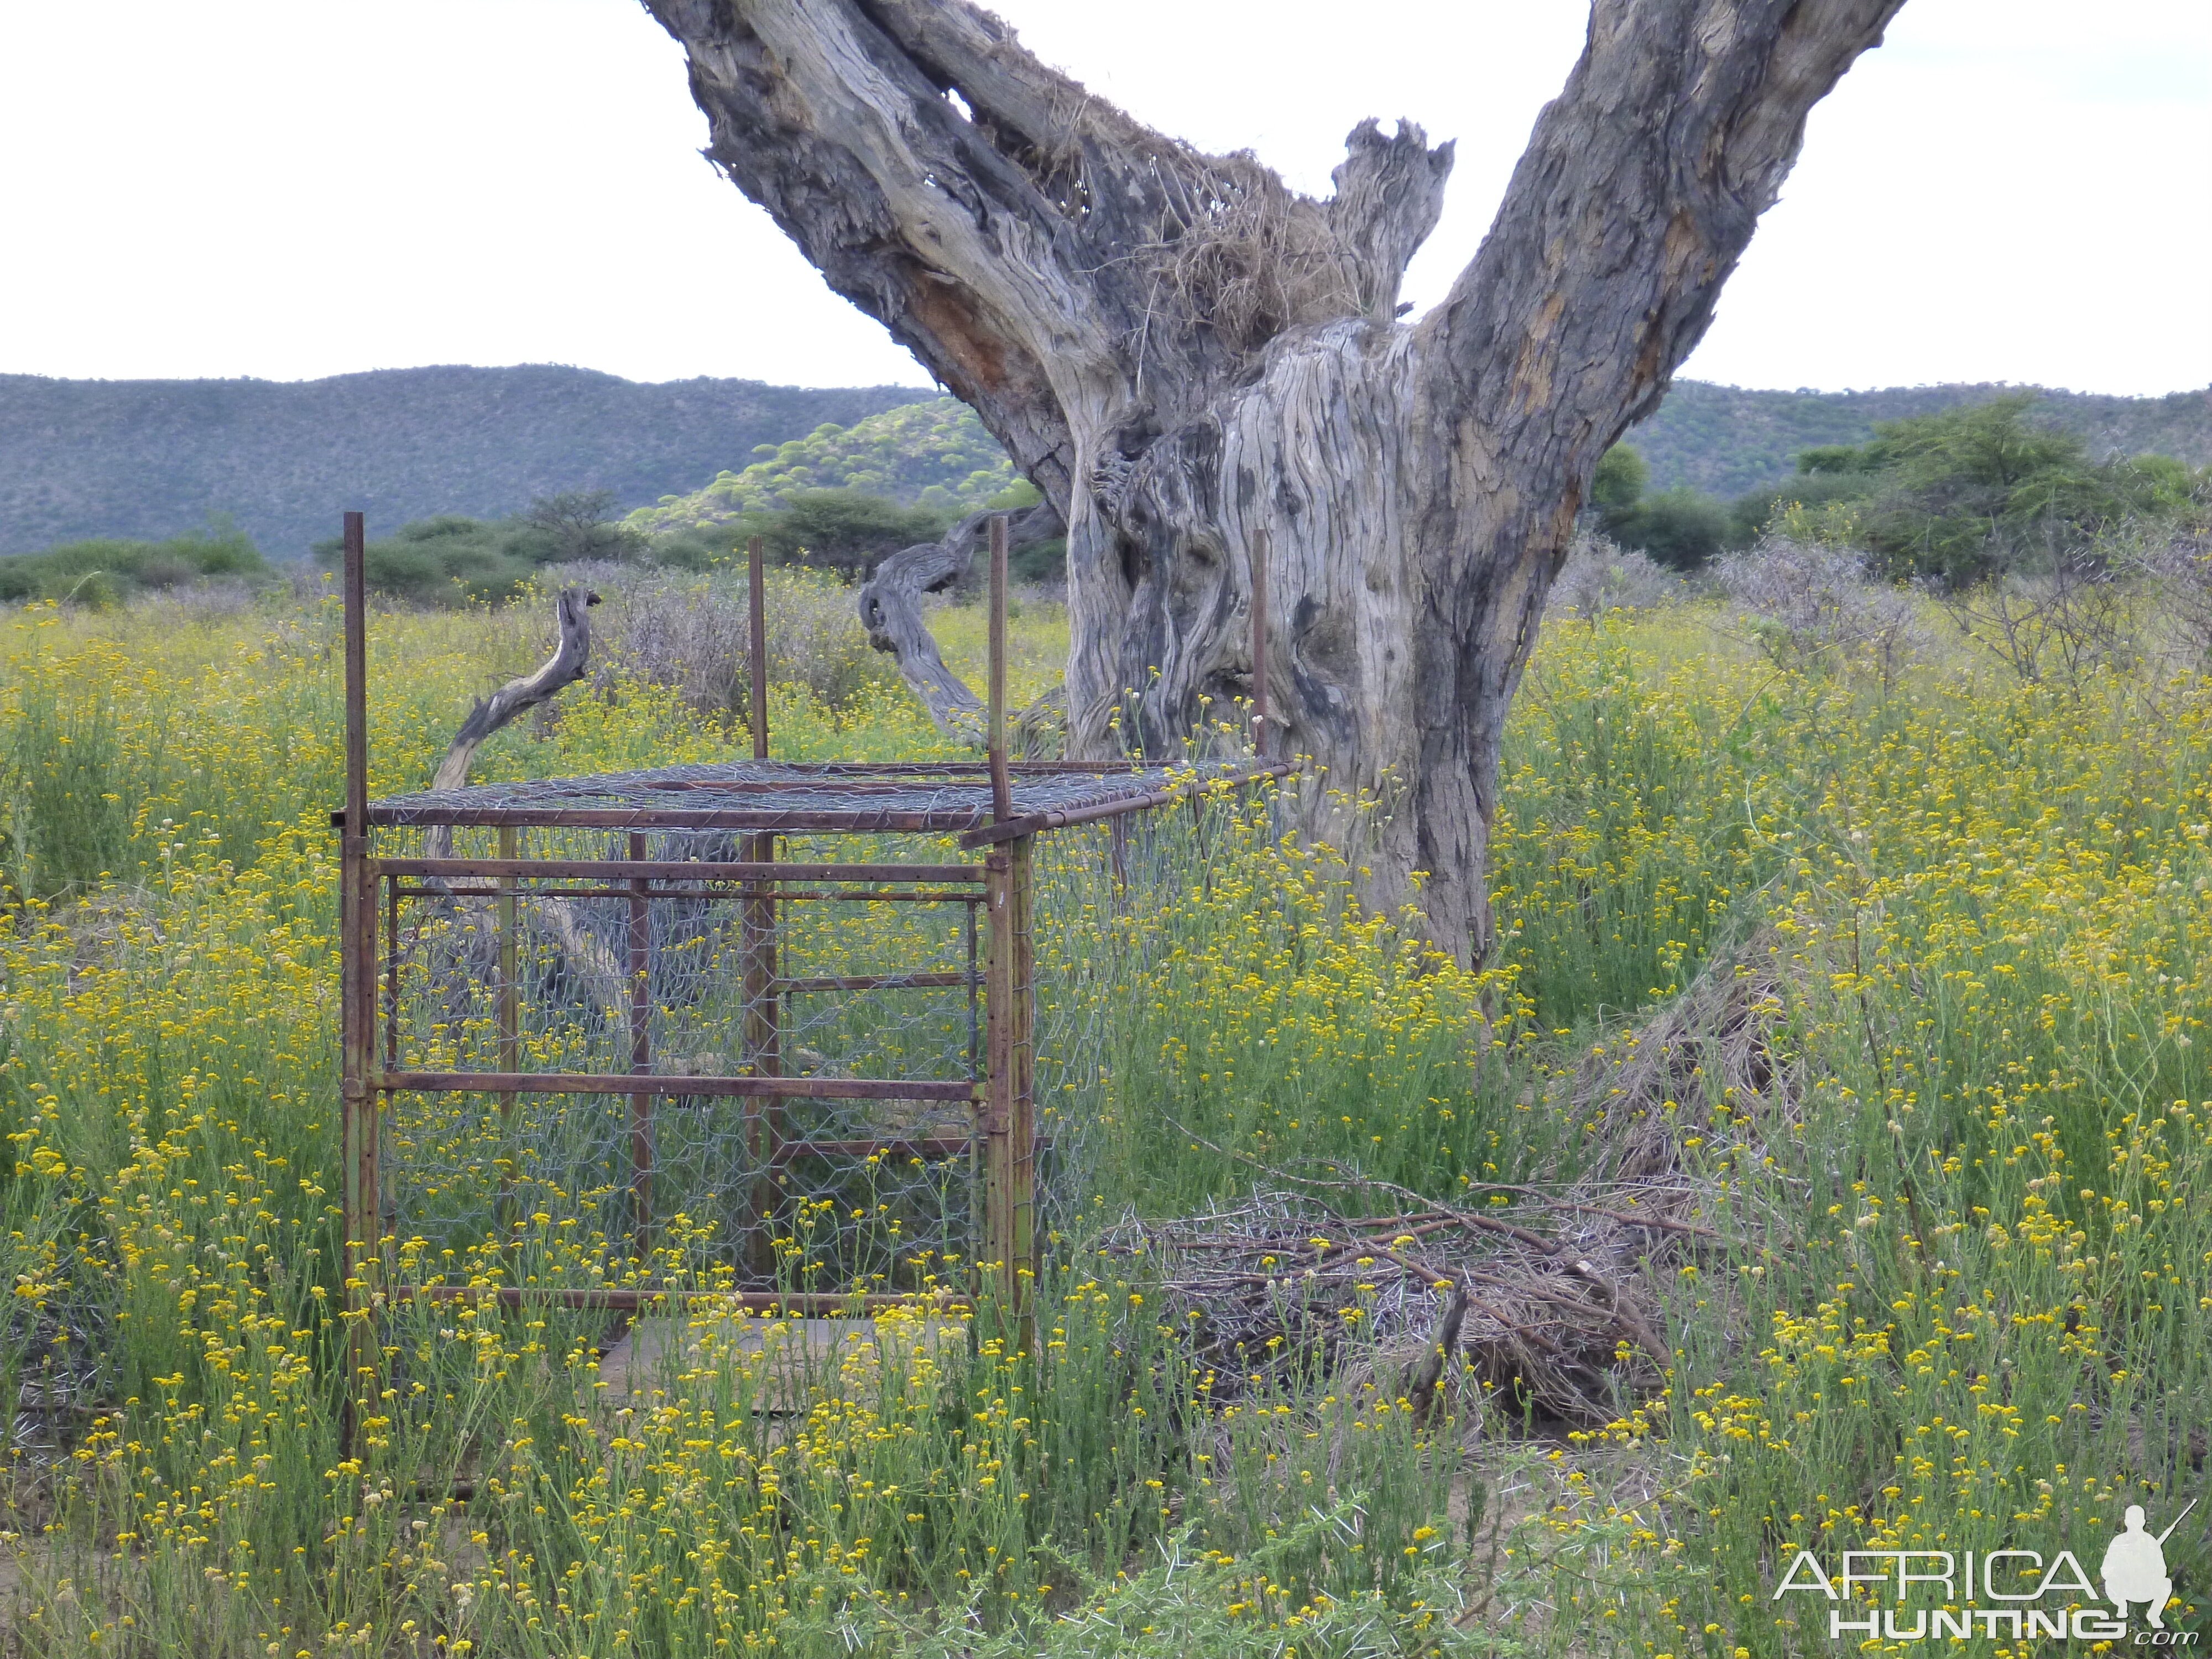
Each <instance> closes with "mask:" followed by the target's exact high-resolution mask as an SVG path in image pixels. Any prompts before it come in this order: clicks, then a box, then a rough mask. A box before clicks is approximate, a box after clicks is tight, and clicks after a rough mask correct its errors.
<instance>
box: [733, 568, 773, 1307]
mask: <svg viewBox="0 0 2212 1659" xmlns="http://www.w3.org/2000/svg"><path fill="white" fill-rule="evenodd" d="M745 576H746V606H747V611H748V620H749V622H750V634H749V635H748V637H747V654H748V658H749V662H748V668H749V672H748V675H747V678H748V679H749V681H750V686H751V692H752V696H751V699H750V708H749V713H750V719H751V721H752V737H753V758H754V759H755V760H757V761H765V760H766V759H767V758H768V572H767V568H766V566H765V563H764V562H763V551H762V548H761V538H759V537H757V536H755V537H753V538H751V539H750V540H749V541H748V542H747V543H746V544H745ZM745 857H746V859H747V860H750V862H752V863H754V864H763V865H764V864H773V863H774V862H775V836H773V835H770V834H765V833H763V834H759V835H753V836H747V837H746V838H745ZM745 895H746V896H745V899H744V904H743V906H742V910H741V916H740V921H739V928H740V944H741V946H742V949H741V951H740V954H741V957H742V959H743V963H744V994H745V1010H744V1012H745V1019H744V1060H745V1069H746V1070H747V1071H748V1072H749V1073H750V1075H752V1076H754V1077H777V1076H780V1075H781V1073H782V1071H783V1054H782V1031H781V1024H782V1022H781V1018H779V1016H780V1015H781V1012H782V995H781V987H779V986H778V984H777V983H776V955H777V952H776V911H775V883H774V882H773V881H771V880H768V879H759V880H755V881H752V882H749V883H748V884H746V886H745ZM782 1135H783V1100H782V1098H781V1097H780V1096H775V1095H754V1096H750V1097H748V1098H747V1099H746V1102H745V1147H746V1152H747V1155H748V1157H750V1158H751V1160H752V1163H753V1167H754V1168H755V1169H756V1170H758V1171H759V1174H758V1175H757V1176H756V1177H755V1179H754V1182H753V1192H752V1220H753V1240H752V1255H753V1267H754V1270H755V1271H756V1272H757V1273H769V1272H772V1271H773V1270H774V1266H775V1237H774V1235H775V1229H774V1227H773V1226H772V1225H770V1218H771V1217H772V1216H773V1215H774V1213H775V1176H774V1175H773V1173H772V1171H773V1170H774V1169H775V1157H776V1143H777V1142H778V1141H779V1140H781V1139H782Z"/></svg>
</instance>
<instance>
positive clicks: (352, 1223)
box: [338, 513, 381, 1457]
mask: <svg viewBox="0 0 2212 1659" xmlns="http://www.w3.org/2000/svg"><path fill="white" fill-rule="evenodd" d="M343 524H344V540H345V562H344V573H343V605H344V611H345V825H344V829H343V834H342V835H341V836H340V837H339V840H338V978H339V986H338V1028H339V1047H338V1052H339V1084H338V1133H339V1141H340V1146H339V1158H340V1161H341V1162H342V1163H343V1166H344V1169H343V1179H344V1198H343V1208H344V1211H345V1214H344V1230H345V1237H344V1240H343V1249H342V1250H341V1252H340V1257H339V1268H340V1271H341V1273H343V1279H344V1284H343V1295H342V1297H341V1304H342V1306H343V1309H344V1312H345V1316H346V1317H345V1323H346V1354H347V1362H348V1363H347V1374H346V1382H345V1389H344V1392H343V1408H342V1416H341V1420H340V1424H339V1432H340V1435H341V1437H342V1438H343V1443H344V1449H345V1455H347V1456H348V1457H352V1456H353V1455H356V1450H357V1447H356V1429H357V1427H358V1424H357V1422H356V1404H355V1402H356V1399H357V1398H358V1397H359V1395H360V1391H361V1390H362V1388H363V1387H364V1386H366V1383H365V1378H367V1377H369V1376H374V1371H375V1367H376V1360H377V1345H376V1335H375V1332H374V1329H373V1328H371V1325H370V1322H369V1320H368V1305H367V1304H368V1297H367V1291H368V1272H369V1263H370V1261H372V1260H373V1259H374V1255H375V1252H376V1248H377V1236H378V1234H379V1232H380V1219H381V1217H380V1209H381V1206H380V1204H379V1203H378V1186H377V1174H376V1139H377V1124H376V1108H375V1104H374V1095H373V1094H372V1092H371V1090H370V1085H369V1077H370V1073H371V1070H372V1069H373V1067H374V1060H375V1053H376V1033H375V1018H376V891H375V887H374V880H375V878H374V873H373V872H372V870H371V868H370V865H369V857H368V579H367V575H366V566H367V554H366V547H367V541H368V537H367V532H366V531H365V529H364V526H363V520H362V515H361V514H360V513H347V514H346V515H345V518H344V521H343Z"/></svg>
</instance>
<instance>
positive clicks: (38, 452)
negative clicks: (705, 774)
mask: <svg viewBox="0 0 2212 1659" xmlns="http://www.w3.org/2000/svg"><path fill="white" fill-rule="evenodd" d="M2006 390H2008V388H2005V387H2002V386H1914V387H1893V388H1889V389H1887V390H1884V391H1880V392H1752V391H1744V390H1741V389H1739V388H1737V387H1734V386H1708V385H1705V384H1703V383H1701V382H1699V381H1695V380H1678V381H1676V382H1675V383H1674V386H1673V387H1672V388H1671V389H1670V390H1669V391H1668V393H1667V396H1666V398H1665V400H1664V402H1662V404H1661V405H1660V407H1659V410H1658V411H1657V412H1656V414H1654V415H1653V416H1651V417H1650V419H1649V420H1647V421H1645V422H1644V423H1643V425H1641V426H1639V427H1638V428H1636V430H1635V431H1634V432H1633V433H1632V435H1630V438H1629V441H1630V442H1631V443H1632V444H1633V445H1634V446H1635V447H1637V448H1638V450H1639V451H1641V452H1642V453H1643V455H1644V459H1645V461H1646V463H1647V464H1648V465H1649V468H1650V481H1649V482H1650V489H1651V490H1652V492H1653V493H1655V494H1657V493H1662V492H1665V491H1667V490H1669V489H1675V488H1677V487H1682V488H1687V489H1697V490H1699V491H1702V492H1704V493H1705V494H1707V495H1716V496H1720V497H1723V498H1734V497H1735V496H1738V495H1743V494H1744V493H1746V492H1747V491H1751V490H1754V489H1759V488H1761V487H1764V486H1768V485H1775V484H1779V483H1782V482H1783V481H1784V479H1785V478H1787V477H1789V475H1790V470H1791V467H1792V465H1793V464H1794V457H1795V456H1796V454H1797V453H1798V452H1799V451H1801V450H1803V449H1806V448H1809V447H1817V446H1820V445H1826V444H1861V443H1864V442H1866V441H1869V439H1870V438H1871V437H1872V436H1873V435H1874V423H1875V422H1877V421H1882V420H1892V419H1899V418H1903V417H1905V416H1915V415H1923V414H1927V413H1929V412H1931V411H1933V410H1939V409H1942V408H1946V407H1948V406H1950V405H1953V404H1958V403H1961V402H1971V401H1978V400H1986V399H1987V398H1991V397H1995V396H1996V395H1998V394H1999V393H2001V392H2004V391H2006ZM2042 396H2043V398H2044V401H2043V403H2042V404H2041V405H2040V407H2041V409H2042V410H2043V411H2044V412H2045V414H2047V415H2048V416H2050V418H2051V419H2052V420H2054V421H2055V422H2057V424H2059V425H2060V426H2062V427H2063V428H2065V429H2067V430H2069V431H2072V432H2075V433H2077V434H2078V435H2081V438H2082V439H2083V441H2085V443H2086V444H2087V449H2088V453H2089V454H2090V455H2091V456H2092V457H2093V459H2104V458H2105V457H2106V456H2107V455H2109V454H2112V453H2120V454H2126V455H2134V454H2139V453H2146V452H2148V453H2157V454H2164V455H2170V456H2172V457H2174V458H2176V459H2181V460H2185V461H2187V462H2189V463H2190V464H2191V465H2198V466H2201V465H2205V464H2206V463H2208V462H2212V409H2208V407H2207V404H2206V402H2205V398H2204V397H2203V394H2201V393H2197V392H2177V393H2175V394H2174V395H2172V396H2171V397H2166V398H2107V397H2091V396H2087V395H2084V394H2077V393H2073V392H2046V393H2044V394H2042ZM908 407H911V408H913V409H914V410H915V412H914V413H913V414H911V415H908V416H903V417H902V418H901V419H900V420H897V421H894V422H891V423H890V424H888V425H885V424H880V423H878V424H871V423H870V422H869V419H868V417H870V416H876V415H879V414H881V413H883V412H884V411H886V410H902V409H906V408H908ZM824 425H831V426H836V427H839V428H844V430H843V431H842V432H837V433H823V432H822V431H821V430H820V429H819V428H822V427H823V426H824ZM794 446H796V447H794ZM994 480H995V482H994ZM1007 481H1008V473H1007V471H1006V459H1005V457H1004V455H1003V454H1002V453H1000V450H999V448H998V447H997V445H996V444H994V443H993V442H992V441H990V439H989V438H988V436H987V435H985V434H984V433H983V431H982V430H981V427H980V425H978V424H977V423H976V422H975V418H974V416H972V415H970V414H969V412H968V411H967V410H966V409H965V408H964V407H963V406H962V405H960V404H956V403H954V402H952V401H951V399H948V398H933V396H932V395H931V394H930V393H928V392H924V391H921V390H918V389H915V388H911V387H904V386H873V387H856V388H846V389H807V388H804V387H796V386H763V385H762V384H760V383H759V382H757V381H752V380H704V379H702V380H679V381H671V382H667V383H665V384H661V385H639V384H636V383H634V382H631V381H628V380H618V379H617V378H616V377H614V376H612V375H610V374H594V373H592V372H591V371H588V370H585V369H577V368H560V367H556V366H552V365H544V364H540V365H531V366H526V367H522V368H413V369H392V370H381V371H378V372H376V373H374V374H347V375H340V376H337V377H336V378H333V379H331V380H310V381H304V382H299V383H295V384H286V383H277V382H272V381H265V380H116V381H99V380H45V379H40V378H39V377H36V376H33V375H22V374H17V375H0V554H4V553H21V552H28V551H33V550H38V549H40V548H43V547H46V546H48V545H50V544H54V543H57V542H66V541H72V540H82V539H85V538H94V537H106V538H114V537H122V538H131V539H137V540H160V539H162V538H167V537H170V536H173V535H177V534H179V533H182V532H189V531H191V530H192V529H193V528H194V527H195V526H198V525H200V524H202V523H204V521H205V520H207V519H208V517H209V515H210V514H211V513H216V514H221V513H228V514H229V515H230V517H231V519H232V520H234V522H235V523H236V524H237V526H239V528H240V529H241V530H242V531H243V532H245V533H246V535H247V537H248V538H250V539H252V541H253V542H254V543H255V544H257V545H258V546H259V547H260V548H261V549H262V550H263V551H264V553H265V554H266V555H267V556H269V557H270V559H272V560H276V561H283V560H289V559H292V558H296V557H297V556H299V555H300V554H301V553H302V552H303V551H305V550H306V549H307V547H308V546H309V545H310V544H312V543H313V542H315V541H318V540H319V539H321V538H324V537H326V536H328V535H330V534H331V532H332V531H333V530H334V528H335V527H336V523H337V513H339V512H340V511H341V510H343V509H344V508H347V507H360V508H362V510H364V511H365V512H367V513H368V518H369V529H370V533H371V534H372V535H387V534H389V533H390V532H392V531H393V530H395V529H397V528H398V526H400V525H402V524H404V523H408V522H410V521H412V520H420V519H428V518H434V517H438V516H441V515H446V516H452V515H459V516H462V517H466V518H471V519H478V520H497V519H501V518H504V517H507V516H508V515H511V514H513V513H519V512H520V511H521V510H522V509H523V508H524V507H526V504H527V503H529V502H530V501H532V500H533V499H536V498H538V497H540V496H545V495H554V494H556V493H559V492H562V491H574V490H583V491H590V490H597V489H606V490H611V491H612V492H613V495H614V498H615V501H616V504H617V507H620V508H622V509H624V510H629V509H632V508H643V509H645V512H644V514H643V515H642V516H643V519H644V521H645V523H646V525H647V527H648V528H649V529H651V530H652V531H653V532H655V533H661V532H667V531H673V530H689V529H695V528H696V527H697V526H700V525H702V524H707V525H710V526H717V527H719V526H722V525H723V524H725V523H726V521H727V520H729V519H731V518H732V517H733V516H735V515H737V514H738V513H744V512H747V511H750V510H757V509H758V508H759V507H761V506H762V505H763V503H764V502H765V501H769V499H770V498H772V497H776V496H782V495H788V494H789V493H790V492H792V491H794V490H798V489H825V488H826V489H855V490H859V491H860V492H862V493H864V494H869V495H881V496H884V497H885V498H887V499H889V500H890V501H896V502H897V503H899V504H901V505H904V506H913V507H924V508H928V509H932V510H936V509H943V510H945V511H957V509H959V508H960V507H965V506H969V505H972V504H974V503H976V502H979V501H982V500H984V499H986V498H987V497H988V496H989V495H993V494H994V493H995V492H996V491H997V490H999V489H1003V488H1005V486H1006V482H1007Z"/></svg>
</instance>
